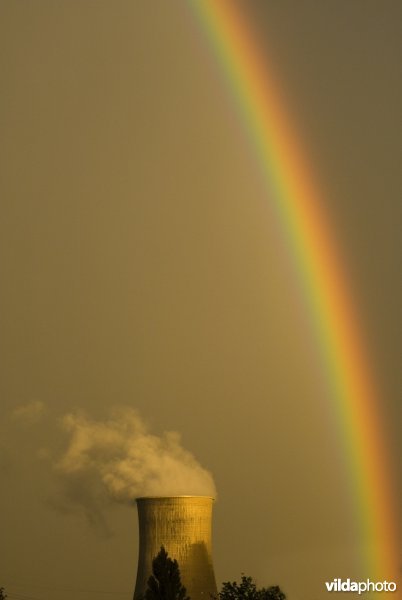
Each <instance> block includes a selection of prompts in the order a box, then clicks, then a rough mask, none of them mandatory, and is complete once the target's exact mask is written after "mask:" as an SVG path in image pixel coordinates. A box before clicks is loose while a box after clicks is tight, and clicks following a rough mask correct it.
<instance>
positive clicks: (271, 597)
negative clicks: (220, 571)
mask: <svg viewBox="0 0 402 600" xmlns="http://www.w3.org/2000/svg"><path fill="white" fill-rule="evenodd" d="M217 600H286V596H285V594H284V593H283V592H282V590H281V589H280V588H279V587H278V586H277V585H273V586H271V587H269V588H260V589H258V588H257V586H256V584H255V583H254V581H253V579H252V577H246V576H245V575H242V577H241V583H237V582H236V581H232V582H230V581H226V582H225V583H223V584H222V589H221V591H220V592H219V593H218V598H217Z"/></svg>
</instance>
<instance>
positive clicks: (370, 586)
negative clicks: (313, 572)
mask: <svg viewBox="0 0 402 600" xmlns="http://www.w3.org/2000/svg"><path fill="white" fill-rule="evenodd" d="M325 585H326V588H327V591H328V592H357V593H358V594H364V592H395V590H396V583H395V582H394V581H370V579H366V581H351V580H350V579H349V578H348V579H336V578H335V579H334V580H333V581H326V582H325Z"/></svg>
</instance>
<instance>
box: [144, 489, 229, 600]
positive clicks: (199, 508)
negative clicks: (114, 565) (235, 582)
mask: <svg viewBox="0 0 402 600" xmlns="http://www.w3.org/2000/svg"><path fill="white" fill-rule="evenodd" d="M212 504H213V498H211V497H209V496H169V497H153V498H137V508H138V521H139V536H140V546H139V554H138V570H137V581H136V585H135V592H134V600H139V599H140V598H141V597H142V595H143V594H144V593H145V590H146V588H147V582H148V579H149V577H150V575H151V574H152V560H153V559H154V558H155V556H156V555H157V554H158V552H159V551H160V549H161V546H164V547H165V550H166V551H167V553H168V555H169V557H170V558H171V559H176V560H177V562H178V563H179V568H180V575H181V581H182V584H183V585H184V586H185V587H186V590H187V595H188V596H190V598H191V600H210V594H213V595H216V594H217V588H216V582H215V575H214V569H213V565H212V547H211V546H212V543H211V523H212Z"/></svg>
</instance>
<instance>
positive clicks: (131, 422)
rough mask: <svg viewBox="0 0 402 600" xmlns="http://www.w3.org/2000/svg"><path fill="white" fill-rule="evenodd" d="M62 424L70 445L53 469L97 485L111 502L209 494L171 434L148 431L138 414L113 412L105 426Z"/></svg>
mask: <svg viewBox="0 0 402 600" xmlns="http://www.w3.org/2000/svg"><path fill="white" fill-rule="evenodd" d="M62 424H63V427H64V429H65V430H66V431H67V432H68V434H69V435H70V440H69V445H68V448H67V450H66V452H65V454H64V455H63V456H62V458H61V459H60V460H59V461H58V463H57V465H56V467H57V469H58V471H59V473H60V474H64V476H66V477H67V478H71V481H77V480H80V481H81V485H82V480H83V478H84V479H86V480H87V481H88V482H91V481H93V480H94V478H95V479H96V480H97V485H98V484H101V487H102V489H103V491H105V492H106V494H107V496H108V498H109V499H110V500H115V501H118V502H122V503H131V502H132V501H133V499H134V498H135V497H137V496H171V495H172V496H176V495H187V494H188V495H210V496H215V495H216V490H215V485H214V482H213V479H212V476H211V474H210V473H209V472H208V471H207V470H206V469H204V468H203V467H202V466H201V465H200V464H199V463H198V462H197V460H196V459H195V458H194V456H193V455H192V454H191V453H190V452H189V451H188V450H185V449H184V448H183V447H182V446H181V442H180V436H179V434H178V433H176V432H165V433H163V434H162V435H161V436H160V437H158V436H156V435H152V434H151V433H149V432H148V430H147V428H146V426H145V424H144V422H143V421H142V419H141V418H140V416H139V415H138V413H137V412H136V411H134V410H132V409H130V408H120V409H116V410H115V411H114V412H113V414H112V416H111V417H110V418H109V419H108V420H106V421H95V420H90V419H89V418H87V417H86V416H83V415H79V414H68V415H65V416H64V417H63V420H62Z"/></svg>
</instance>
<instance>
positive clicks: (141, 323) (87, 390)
mask: <svg viewBox="0 0 402 600" xmlns="http://www.w3.org/2000/svg"><path fill="white" fill-rule="evenodd" d="M234 2H235V3H236V4H237V5H238V6H239V7H240V8H241V10H242V11H243V13H244V18H245V19H247V22H248V23H249V24H250V27H252V28H253V30H254V33H255V38H256V43H258V46H259V48H260V52H261V56H263V57H266V60H267V61H269V63H270V64H272V65H273V66H274V68H275V73H276V76H277V78H278V79H279V81H280V84H281V88H282V91H283V97H284V98H285V99H286V110H287V111H288V112H289V114H290V115H291V116H292V122H294V123H296V124H297V127H298V134H299V136H300V139H301V141H302V147H303V150H304V152H305V153H306V156H308V160H309V163H310V164H312V165H314V173H313V176H314V179H315V181H316V182H317V184H318V185H319V187H320V189H321V190H322V192H323V193H322V198H323V201H324V202H325V206H324V209H325V212H326V214H327V216H328V220H329V222H330V223H331V226H332V231H333V235H334V237H335V239H336V240H337V242H338V245H339V247H340V248H341V251H342V257H343V264H344V267H345V269H346V270H347V273H348V274H349V278H350V281H351V283H352V290H351V293H352V296H353V297H354V299H355V302H356V305H357V306H358V309H359V315H360V317H361V322H362V323H363V326H364V339H365V343H366V345H367V349H368V352H369V354H370V356H371V358H372V364H373V368H374V371H375V372H374V376H375V379H376V381H377V383H378V387H379V389H380V391H381V398H380V400H381V406H380V410H381V415H382V417H383V419H384V421H385V424H386V431H387V438H388V440H387V441H388V444H389V447H390V451H391V457H392V469H393V473H394V477H395V488H396V489H399V492H396V493H397V494H398V493H399V495H398V496H397V499H396V501H397V502H399V505H401V502H400V499H401V491H400V490H401V484H400V481H399V482H398V481H397V474H398V473H399V474H400V473H401V471H402V469H401V466H402V465H401V463H400V457H401V456H402V448H401V429H400V427H401V425H400V424H401V422H402V414H401V403H400V389H401V385H400V383H401V382H400V367H399V358H400V355H401V343H400V339H401V327H400V325H401V319H400V306H401V305H402V287H401V284H400V264H401V243H400V233H399V232H400V223H401V216H402V215H401V202H400V197H401V186H402V177H401V169H400V156H401V139H402V131H401V124H402V122H401V119H400V106H401V105H402V82H401V79H400V63H401V42H400V40H401V39H402V32H401V28H402V14H401V13H402V5H401V3H399V2H397V1H396V0H385V1H384V2H382V3H378V2H374V1H372V0H364V1H363V0H354V2H346V1H343V2H339V1H335V0H326V1H325V2H315V1H312V0H304V1H303V2H296V1H295V0H282V1H281V2H274V1H271V0H270V1H268V2H267V1H263V0H251V1H249V2H237V0H234ZM0 48H1V51H0V65H1V66H0V73H1V94H0V120H1V132H2V134H1V138H2V142H1V144H0V153H1V160H0V198H1V200H0V210H1V219H0V278H1V279H0V281H1V285H0V306H1V310H0V331H1V334H0V340H1V341H0V352H1V361H0V365H1V367H0V368H1V375H0V388H1V402H2V407H3V411H2V415H3V418H2V421H1V426H0V427H1V437H0V449H1V454H0V472H1V476H2V482H3V485H2V488H3V493H2V494H1V498H0V505H1V509H0V514H1V517H2V525H1V531H2V545H3V552H2V554H3V557H2V561H1V570H0V586H4V587H5V588H6V591H7V593H8V594H9V597H10V599H11V598H13V597H14V598H20V599H21V600H23V599H24V598H25V600H28V597H29V598H32V599H33V598H36V599H38V600H50V599H51V600H64V599H65V598H67V597H70V596H71V593H72V592H73V593H74V596H75V597H76V598H77V600H81V599H89V598H92V597H95V596H98V597H99V596H101V597H102V595H104V596H105V597H107V596H110V595H111V594H112V595H114V596H115V597H116V598H121V599H122V600H124V599H125V598H126V599H127V600H128V599H129V598H131V597H132V593H133V590H134V583H135V575H136V561H137V552H138V529H137V515H136V509H135V507H134V506H133V505H132V504H130V503H129V502H127V501H126V500H124V501H123V500H122V498H121V497H120V496H118V497H116V496H113V497H110V499H109V500H108V499H107V498H106V496H105V494H104V491H103V487H102V485H101V483H100V482H99V478H98V479H97V475H96V473H95V474H94V473H93V472H91V474H87V473H86V472H85V471H84V472H83V474H82V477H81V476H80V477H78V478H76V479H75V480H74V482H73V483H74V485H72V484H71V479H69V478H68V473H67V474H66V473H65V472H64V471H63V468H61V467H62V466H63V464H64V465H65V464H66V461H65V460H64V462H63V457H64V458H65V457H66V456H70V455H71V451H72V450H71V448H72V446H71V444H72V436H73V435H74V431H75V430H74V427H72V426H71V423H78V424H80V425H81V426H82V423H85V424H86V426H87V431H88V432H89V433H90V434H91V435H92V434H93V432H94V431H95V430H96V431H97V432H98V431H99V430H101V431H103V430H102V425H99V424H102V423H103V424H105V423H109V424H110V422H111V419H112V416H111V415H113V414H116V413H115V412H113V411H116V410H117V411H119V410H120V413H119V414H120V415H133V414H134V413H132V412H131V411H136V412H135V415H136V416H135V417H134V419H135V423H140V425H138V429H136V427H137V425H135V427H134V430H135V431H136V432H138V431H140V432H142V433H141V435H145V436H147V435H149V436H158V438H159V439H160V440H162V442H161V444H162V446H163V448H165V449H166V448H167V447H170V446H169V443H170V442H169V440H172V439H173V440H174V442H171V443H172V444H173V446H174V448H175V452H176V454H177V453H178V454H180V455H181V453H182V450H183V452H189V453H191V454H192V455H193V456H194V457H195V458H194V460H196V461H198V464H199V466H200V469H201V470H202V472H203V474H205V471H204V470H207V471H209V472H210V473H211V474H212V476H213V479H214V482H215V486H216V490H217V501H216V503H215V507H214V522H213V548H214V564H215V572H216V576H217V580H218V584H220V583H221V582H222V581H227V580H233V579H237V580H238V579H239V578H240V576H241V573H246V574H247V575H251V576H252V577H254V578H255V579H256V580H257V582H258V584H260V585H273V584H278V585H280V586H281V588H282V589H283V590H284V591H285V592H286V594H287V596H288V599H289V600H321V599H323V598H324V596H325V594H326V592H325V590H324V582H325V581H330V580H332V579H333V578H334V577H343V578H346V577H355V578H358V579H364V578H366V577H367V574H366V573H365V572H364V568H363V566H362V564H361V558H360V557H361V555H362V554H364V553H365V552H366V551H367V547H369V546H370V543H371V542H370V540H366V539H361V538H359V537H358V536H357V535H356V527H355V523H354V521H353V511H352V508H351V507H352V504H353V498H352V497H351V495H352V491H351V490H352V488H351V485H350V481H349V480H348V479H347V477H346V474H345V470H346V469H345V464H344V461H343V459H341V455H342V451H343V448H344V441H343V439H342V432H341V431H339V429H335V428H334V426H333V424H331V422H330V421H329V420H328V412H327V407H326V405H325V399H323V397H322V384H321V381H320V373H319V368H318V367H317V364H318V363H319V360H318V357H317V355H316V351H315V350H314V347H313V345H312V342H311V338H310V334H309V331H308V330H306V326H305V320H304V319H303V314H302V311H301V300H300V298H299V297H298V295H297V294H295V288H294V276H293V275H292V268H293V265H291V264H289V258H288V255H287V254H286V252H284V250H283V240H282V238H281V231H280V226H279V224H278V223H277V222H275V221H274V220H273V219H272V218H271V215H272V213H271V211H270V209H269V198H267V194H266V189H265V187H264V182H263V177H262V174H261V171H260V169H259V166H258V161H257V160H256V156H255V152H254V149H253V147H252V144H250V141H249V139H248V138H247V136H246V135H245V131H244V126H243V124H242V122H241V118H240V117H239V113H238V111H237V108H236V104H235V102H234V100H233V98H232V97H231V93H230V91H229V88H228V86H227V83H226V81H225V78H224V75H223V73H222V71H221V69H220V67H219V64H218V61H217V58H216V56H214V51H213V48H212V47H211V45H210V44H209V42H208V38H207V36H206V35H205V31H203V29H202V27H201V24H200V23H199V22H197V20H196V19H195V18H194V13H193V12H192V11H191V10H189V6H188V3H186V2H184V1H179V0H175V1H173V2H169V3H167V2H164V1H162V0H155V1H154V2H152V3H151V2H141V1H137V2H128V1H122V0H116V1H114V2H107V1H104V0H97V2H93V1H89V0H72V1H69V2H66V1H62V2H57V3H55V2H51V1H50V0H35V1H33V2H15V1H11V0H3V1H2V2H1V3H0ZM122 406H123V407H125V408H124V409H119V408H117V409H116V407H122ZM68 415H70V416H68ZM71 415H73V416H71ZM74 419H75V420H74ZM132 422H133V421H132ZM66 424H67V425H66ZM68 424H70V428H69V426H68ZM96 424H98V425H97V426H96ZM81 431H82V428H81ZM130 431H131V430H130ZM144 431H145V433H144ZM169 431H170V432H171V431H174V432H177V433H178V434H179V435H180V439H179V438H178V437H177V436H176V437H173V438H169V437H166V433H165V432H169ZM136 435H137V434H136ZM138 435H139V434H138ZM91 439H92V440H93V439H94V438H93V435H92V437H91ZM96 439H98V438H96ZM152 439H153V440H154V438H152ZM155 444H156V448H157V449H158V448H160V447H162V446H159V445H158V444H159V442H155ZM175 444H177V446H176V445H175ZM69 448H70V454H69V450H68V449H69ZM177 448H179V450H177ZM100 454H102V453H100ZM186 456H187V455H186ZM205 476H206V475H205ZM398 485H399V488H398ZM127 489H131V488H127ZM189 493H191V491H190V492H189ZM395 527H397V523H396V524H395ZM101 593H102V594H101Z"/></svg>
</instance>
